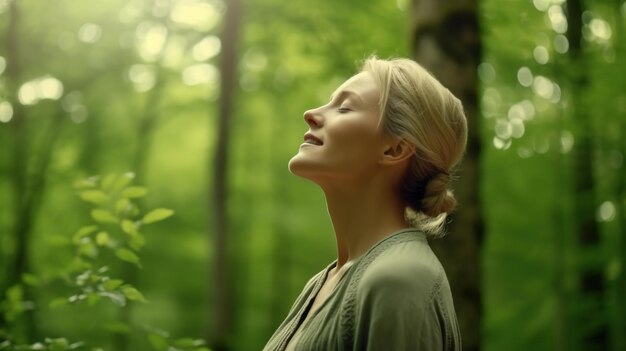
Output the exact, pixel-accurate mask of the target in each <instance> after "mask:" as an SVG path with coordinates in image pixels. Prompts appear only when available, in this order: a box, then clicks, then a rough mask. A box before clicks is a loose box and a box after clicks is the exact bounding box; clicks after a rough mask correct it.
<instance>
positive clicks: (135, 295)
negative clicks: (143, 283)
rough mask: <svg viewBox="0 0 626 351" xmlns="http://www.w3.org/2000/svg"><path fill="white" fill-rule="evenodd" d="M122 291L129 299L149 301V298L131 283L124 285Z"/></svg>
mask: <svg viewBox="0 0 626 351" xmlns="http://www.w3.org/2000/svg"><path fill="white" fill-rule="evenodd" d="M122 292H123V293H124V295H125V296H126V298H127V299H129V300H132V301H139V302H148V300H146V298H145V297H143V295H142V294H141V293H140V292H139V290H137V289H135V288H133V287H132V286H130V285H124V286H122Z"/></svg>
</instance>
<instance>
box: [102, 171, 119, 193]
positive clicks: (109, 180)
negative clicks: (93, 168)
mask: <svg viewBox="0 0 626 351" xmlns="http://www.w3.org/2000/svg"><path fill="white" fill-rule="evenodd" d="M116 179H117V175H116V174H109V175H107V176H106V177H104V179H102V184H101V186H100V187H101V188H102V189H103V190H108V189H109V188H111V185H113V183H114V182H115V180H116Z"/></svg>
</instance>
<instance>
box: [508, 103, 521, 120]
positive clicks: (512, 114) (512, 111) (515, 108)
mask: <svg viewBox="0 0 626 351" xmlns="http://www.w3.org/2000/svg"><path fill="white" fill-rule="evenodd" d="M507 117H508V119H509V120H513V119H516V118H519V119H525V118H526V110H524V107H523V106H522V105H520V104H513V105H512V106H511V107H509V112H508V113H507Z"/></svg>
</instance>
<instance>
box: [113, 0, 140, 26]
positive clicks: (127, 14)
mask: <svg viewBox="0 0 626 351" xmlns="http://www.w3.org/2000/svg"><path fill="white" fill-rule="evenodd" d="M142 6H143V4H142V2H141V1H137V0H135V1H128V2H127V4H126V6H124V7H122V9H121V10H120V12H119V14H118V15H117V19H118V20H119V21H120V22H122V23H132V22H135V21H137V20H139V18H141V16H142V12H143V9H142Z"/></svg>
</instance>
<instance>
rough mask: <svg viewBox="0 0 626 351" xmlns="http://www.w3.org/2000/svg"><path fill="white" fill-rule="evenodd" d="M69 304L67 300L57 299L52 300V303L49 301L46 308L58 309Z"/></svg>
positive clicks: (63, 298)
mask: <svg viewBox="0 0 626 351" xmlns="http://www.w3.org/2000/svg"><path fill="white" fill-rule="evenodd" d="M68 303H69V301H68V300H67V298H65V297H59V298H57V299H54V300H52V301H50V303H49V304H48V306H49V307H50V308H58V307H61V306H65V305H67V304H68Z"/></svg>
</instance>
